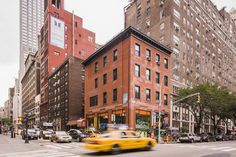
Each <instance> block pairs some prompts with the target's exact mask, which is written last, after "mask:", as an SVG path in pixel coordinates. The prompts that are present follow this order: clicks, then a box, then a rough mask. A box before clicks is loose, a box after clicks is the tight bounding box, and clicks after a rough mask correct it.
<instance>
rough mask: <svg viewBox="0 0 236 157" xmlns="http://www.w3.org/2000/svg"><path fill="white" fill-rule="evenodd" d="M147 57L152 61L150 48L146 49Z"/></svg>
mask: <svg viewBox="0 0 236 157" xmlns="http://www.w3.org/2000/svg"><path fill="white" fill-rule="evenodd" d="M146 59H147V60H148V61H151V50H149V49H146Z"/></svg>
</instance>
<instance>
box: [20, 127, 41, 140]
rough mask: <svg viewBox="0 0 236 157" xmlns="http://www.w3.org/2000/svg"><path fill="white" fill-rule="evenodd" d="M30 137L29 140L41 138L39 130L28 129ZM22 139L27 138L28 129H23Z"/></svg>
mask: <svg viewBox="0 0 236 157" xmlns="http://www.w3.org/2000/svg"><path fill="white" fill-rule="evenodd" d="M27 135H28V139H29V140H37V139H38V138H39V136H38V134H37V132H36V131H35V130H34V129H28V134H27ZM21 136H22V139H23V140H25V138H26V130H23V131H22V134H21Z"/></svg>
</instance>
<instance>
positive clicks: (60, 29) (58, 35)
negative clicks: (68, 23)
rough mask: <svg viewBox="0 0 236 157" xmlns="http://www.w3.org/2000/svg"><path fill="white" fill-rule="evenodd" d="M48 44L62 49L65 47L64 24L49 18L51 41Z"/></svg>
mask: <svg viewBox="0 0 236 157" xmlns="http://www.w3.org/2000/svg"><path fill="white" fill-rule="evenodd" d="M50 44H51V45H53V46H57V47H59V48H62V49H64V45H65V23H64V22H63V21H62V20H59V19H57V18H55V17H53V16H51V40H50Z"/></svg>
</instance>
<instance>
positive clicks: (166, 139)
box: [164, 133, 168, 144]
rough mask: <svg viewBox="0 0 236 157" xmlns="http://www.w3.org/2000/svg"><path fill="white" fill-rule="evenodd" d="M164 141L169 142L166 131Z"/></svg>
mask: <svg viewBox="0 0 236 157" xmlns="http://www.w3.org/2000/svg"><path fill="white" fill-rule="evenodd" d="M164 143H166V144H167V143H168V134H167V133H165V135H164Z"/></svg>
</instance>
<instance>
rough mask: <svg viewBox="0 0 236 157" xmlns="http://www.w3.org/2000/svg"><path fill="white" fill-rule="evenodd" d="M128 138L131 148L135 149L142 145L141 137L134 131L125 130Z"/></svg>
mask: <svg viewBox="0 0 236 157" xmlns="http://www.w3.org/2000/svg"><path fill="white" fill-rule="evenodd" d="M127 136H128V139H129V141H130V144H131V149H137V148H142V147H144V146H143V145H144V144H143V140H142V138H141V137H140V136H139V135H137V134H136V133H135V132H127Z"/></svg>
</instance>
